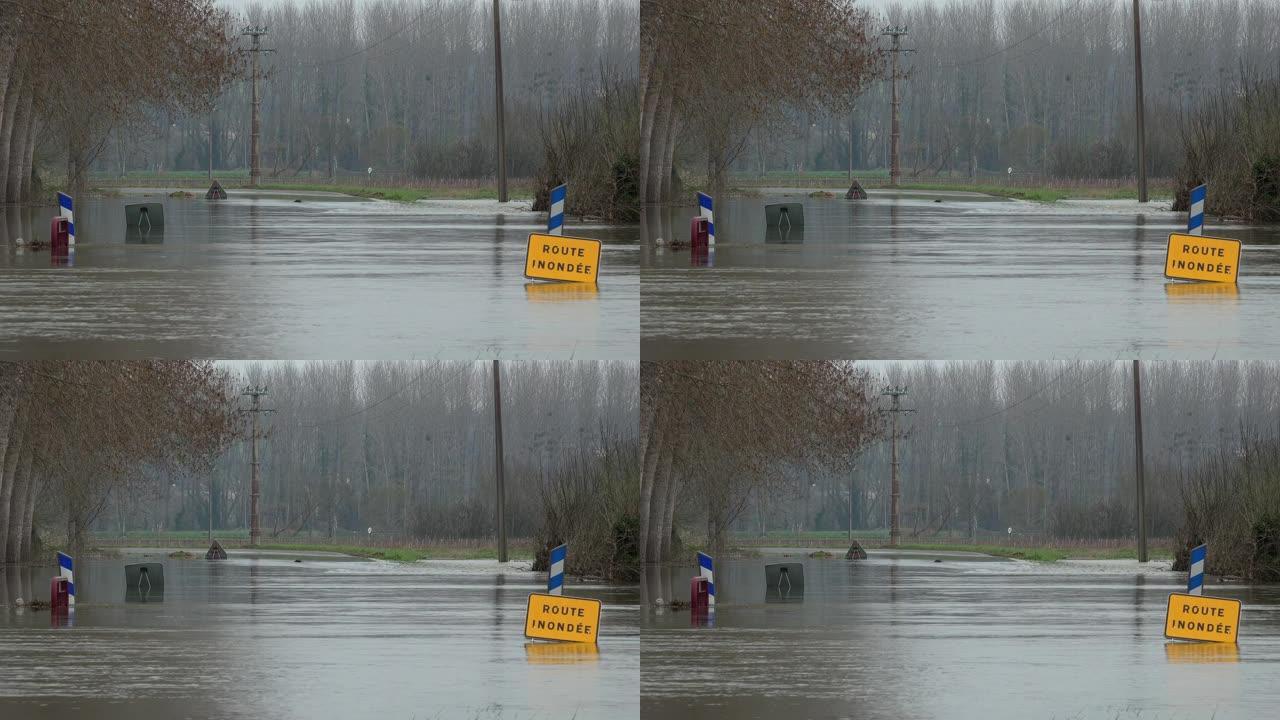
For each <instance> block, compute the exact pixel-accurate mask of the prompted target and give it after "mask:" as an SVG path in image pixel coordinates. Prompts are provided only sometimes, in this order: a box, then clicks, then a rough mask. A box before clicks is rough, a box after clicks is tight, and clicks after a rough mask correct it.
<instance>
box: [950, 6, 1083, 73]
mask: <svg viewBox="0 0 1280 720" xmlns="http://www.w3.org/2000/svg"><path fill="white" fill-rule="evenodd" d="M1083 3H1084V0H1076V2H1075V3H1074V4H1072V5H1068V6H1067V7H1065V8H1063V9H1062V12H1060V13H1058V14H1057V15H1055V16H1054V17H1053V19H1052V20H1050V21H1049V22H1047V23H1045V24H1044V25H1043V26H1041V27H1040V28H1039V29H1037V30H1036V31H1035V32H1033V33H1031V34H1030V35H1027V36H1025V37H1023V38H1022V39H1020V40H1017V41H1015V42H1012V43H1010V44H1008V45H1005V46H1004V47H1002V48H1000V49H999V50H994V51H992V52H989V53H987V54H986V55H982V56H980V57H976V58H973V59H970V60H965V61H964V62H958V63H947V64H944V65H935V66H934V67H936V68H958V67H966V66H968V65H976V64H978V63H980V62H984V61H986V60H990V59H991V58H993V57H996V56H997V55H1003V54H1004V53H1007V52H1009V51H1010V50H1012V49H1014V48H1016V47H1018V46H1019V45H1021V44H1023V43H1025V42H1027V41H1028V40H1030V39H1032V38H1035V37H1038V36H1039V35H1040V34H1041V33H1043V32H1044V31H1046V30H1048V29H1049V28H1050V27H1052V26H1053V25H1055V24H1057V22H1058V21H1059V20H1062V19H1063V18H1064V17H1066V16H1067V13H1068V12H1070V11H1072V10H1075V9H1077V8H1079V7H1080V6H1081V5H1082V4H1083ZM1103 9H1109V7H1108V6H1106V5H1103ZM1098 14H1099V15H1101V13H1098Z"/></svg>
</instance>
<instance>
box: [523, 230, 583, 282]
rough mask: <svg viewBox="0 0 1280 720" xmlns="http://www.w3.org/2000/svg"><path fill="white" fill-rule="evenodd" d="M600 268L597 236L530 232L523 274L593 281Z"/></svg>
mask: <svg viewBox="0 0 1280 720" xmlns="http://www.w3.org/2000/svg"><path fill="white" fill-rule="evenodd" d="M599 272H600V241H599V240H589V239H587V238H575V237H562V236H560V235H546V234H539V233H530V235H529V246H528V250H527V251H526V252H525V258H524V276H525V277H527V278H529V279H531V280H561V281H565V282H583V283H594V282H595V281H596V276H597V275H598V274H599Z"/></svg>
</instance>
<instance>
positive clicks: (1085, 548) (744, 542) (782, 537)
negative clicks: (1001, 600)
mask: <svg viewBox="0 0 1280 720" xmlns="http://www.w3.org/2000/svg"><path fill="white" fill-rule="evenodd" d="M853 536H854V539H855V540H858V541H859V542H861V544H862V546H863V547H864V548H868V549H879V550H882V549H887V546H888V542H889V537H888V534H887V533H886V532H885V531H884V530H855V531H854V533H853ZM848 537H849V535H848V531H846V530H807V531H805V532H802V533H794V532H785V531H775V532H769V533H766V534H765V535H764V536H763V537H761V536H760V535H758V534H756V533H734V534H733V535H732V536H731V537H730V544H731V545H733V546H734V548H733V550H734V552H735V553H752V554H754V555H758V554H759V553H758V552H757V551H756V550H755V548H757V547H767V546H769V545H770V544H771V543H776V544H778V545H780V546H783V547H795V548H797V549H799V548H844V547H847V546H848V542H849V540H848ZM1168 542H1169V541H1166V540H1158V541H1155V542H1153V543H1152V544H1151V545H1150V546H1149V548H1150V556H1151V559H1153V560H1172V559H1173V551H1172V549H1171V548H1170V547H1168V546H1167V544H1168ZM898 548H899V549H901V550H924V551H947V550H952V551H958V552H974V553H982V554H984V555H995V556H997V557H1008V558H1018V559H1020V560H1035V561H1039V562H1057V561H1058V560H1136V559H1137V557H1138V551H1137V549H1136V548H1133V547H1123V546H1116V545H1114V544H1105V543H1099V544H1096V545H1089V544H1083V543H1079V544H1061V545H1053V544H1049V545H1042V546H1016V545H990V544H979V543H965V542H933V543H929V542H919V543H903V544H901V545H899V546H898ZM698 549H701V548H698Z"/></svg>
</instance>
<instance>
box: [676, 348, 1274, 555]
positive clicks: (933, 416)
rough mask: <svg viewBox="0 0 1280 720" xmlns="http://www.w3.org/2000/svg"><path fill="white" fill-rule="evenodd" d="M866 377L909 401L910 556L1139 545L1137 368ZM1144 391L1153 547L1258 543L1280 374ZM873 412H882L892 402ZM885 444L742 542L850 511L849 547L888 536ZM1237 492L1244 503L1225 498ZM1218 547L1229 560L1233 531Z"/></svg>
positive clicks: (1151, 385) (906, 493) (1192, 375)
mask: <svg viewBox="0 0 1280 720" xmlns="http://www.w3.org/2000/svg"><path fill="white" fill-rule="evenodd" d="M860 367H864V369H865V370H867V371H869V372H871V373H873V374H874V381H873V382H872V383H871V384H872V385H873V386H875V387H880V386H882V385H884V384H893V385H905V386H906V387H907V388H908V391H909V394H908V395H907V396H905V397H904V398H903V407H904V408H908V409H910V410H913V412H911V413H904V414H902V415H901V416H900V428H899V433H900V439H899V444H898V452H899V457H900V460H901V463H902V465H901V470H900V473H901V482H902V525H903V538H904V541H907V542H930V541H935V540H937V539H948V538H950V539H967V540H973V541H978V542H982V541H989V540H992V539H1007V538H1008V537H1009V536H1010V531H1012V535H1013V538H1014V539H1015V540H1017V541H1020V542H1027V541H1031V542H1042V541H1043V542H1058V541H1073V540H1098V539H1123V538H1131V537H1133V536H1134V534H1135V531H1136V525H1135V512H1134V507H1135V502H1136V484H1135V479H1134V473H1135V469H1134V468H1135V465H1134V434H1133V433H1134V424H1133V394H1132V375H1131V364H1130V363H1127V362H1124V363H1112V362H1007V363H1006V362H1001V363H992V362H947V363H930V362H919V363H903V364H879V363H877V364H872V365H870V366H860ZM1142 385H1143V387H1142V400H1143V435H1144V443H1145V456H1146V458H1145V461H1146V485H1147V518H1148V523H1149V531H1150V533H1151V534H1152V536H1153V537H1161V538H1175V539H1178V540H1182V539H1188V540H1190V539H1194V537H1199V538H1201V539H1202V538H1203V537H1204V536H1205V535H1206V534H1207V533H1209V532H1210V530H1209V527H1210V526H1213V527H1215V528H1225V527H1228V526H1234V525H1235V523H1236V522H1237V520H1240V527H1249V526H1252V525H1253V524H1254V523H1253V520H1250V519H1251V518H1252V519H1257V518H1261V517H1263V516H1265V515H1267V514H1268V513H1271V514H1273V515H1274V513H1275V512H1276V510H1277V505H1276V502H1277V500H1276V498H1278V497H1280V494H1277V493H1276V492H1275V488H1274V481H1271V480H1268V481H1267V482H1261V481H1258V482H1255V480H1257V479H1258V478H1262V477H1268V478H1269V477H1276V476H1277V475H1276V471H1277V468H1280V465H1277V464H1276V462H1275V457H1276V450H1275V448H1276V447H1277V440H1278V439H1280V426H1277V423H1276V419H1275V418H1276V417H1277V416H1278V414H1280V366H1278V365H1276V364H1275V363H1269V362H1256V363H1237V362H1149V363H1143V365H1142ZM878 405H879V406H880V407H881V408H884V407H887V398H880V399H878ZM879 437H880V439H879V441H878V442H874V443H872V444H869V445H867V446H866V447H865V448H864V449H863V450H862V452H860V453H859V454H857V456H856V457H855V458H853V459H852V460H851V463H850V464H851V466H852V468H851V469H846V468H843V467H835V466H827V465H822V464H815V465H812V466H805V467H798V468H794V469H788V470H786V471H785V473H784V475H785V476H786V477H783V478H779V479H778V482H779V483H782V484H786V485H787V486H788V487H790V488H791V489H792V492H790V493H789V494H773V495H769V494H762V495H761V496H759V501H760V503H761V506H762V510H761V511H757V510H756V508H754V507H753V508H751V509H750V511H749V512H746V513H744V514H743V515H741V516H740V517H739V519H738V522H737V523H736V525H735V528H734V529H735V530H737V531H738V532H741V533H745V534H748V535H756V534H759V533H762V532H795V531H811V530H827V531H844V530H846V529H848V528H849V525H850V510H851V509H852V512H853V517H852V521H853V522H852V527H853V530H854V531H855V532H859V533H863V532H865V533H867V534H873V535H883V534H885V533H887V527H888V513H889V505H888V502H889V500H888V498H889V478H890V468H889V454H890V443H889V440H888V433H887V431H886V432H882V433H881V435H880V436H879ZM1246 458H1247V459H1248V462H1247V463H1246V462H1245V459H1246ZM1246 469H1247V470H1248V472H1246ZM1246 476H1247V477H1246ZM1249 478H1252V479H1249ZM1246 480H1247V482H1246ZM1240 484H1243V485H1247V486H1248V487H1249V488H1250V490H1249V492H1248V493H1244V492H1237V493H1231V494H1228V493H1224V492H1221V489H1222V488H1224V487H1238V486H1239V485H1240ZM1214 488H1217V490H1216V491H1214V492H1210V491H1211V490H1213V489H1214ZM1264 489H1265V490H1264ZM851 492H852V494H853V497H852V502H851V498H850V493H851ZM1208 497H1213V498H1217V499H1216V500H1214V501H1213V502H1216V503H1218V504H1217V505H1216V506H1212V507H1219V508H1225V507H1228V506H1229V507H1230V508H1232V510H1231V511H1230V512H1226V513H1220V512H1218V511H1216V510H1210V507H1211V505H1212V504H1211V501H1210V500H1208V499H1206V498H1208ZM1227 498H1231V500H1230V502H1225V501H1226V499H1227ZM1224 503H1225V504H1224ZM1245 508H1248V509H1247V510H1246V509H1245ZM692 516H693V517H700V516H699V515H698V512H696V511H695V512H694V513H692ZM1206 518H1213V520H1212V521H1211V520H1208V519H1206ZM1221 533H1222V534H1221V536H1220V538H1219V540H1220V543H1221V544H1222V546H1223V556H1222V557H1224V558H1225V557H1226V556H1227V552H1226V547H1227V544H1228V543H1227V539H1226V535H1227V531H1226V530H1221ZM1193 536H1194V537H1193ZM1247 537H1249V532H1248V531H1246V532H1237V533H1236V534H1235V536H1234V539H1233V540H1231V543H1233V544H1239V543H1243V542H1246V538H1247ZM1249 542H1252V540H1249Z"/></svg>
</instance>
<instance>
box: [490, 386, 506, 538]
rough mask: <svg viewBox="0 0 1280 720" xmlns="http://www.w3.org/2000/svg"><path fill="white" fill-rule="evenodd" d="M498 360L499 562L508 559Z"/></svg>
mask: <svg viewBox="0 0 1280 720" xmlns="http://www.w3.org/2000/svg"><path fill="white" fill-rule="evenodd" d="M500 377H501V376H500V375H499V373H498V361H497V360H494V361H493V439H494V443H493V445H494V451H495V453H496V454H497V457H496V459H495V461H494V466H495V467H496V468H497V473H496V474H497V476H498V562H503V563H504V562H506V561H507V489H506V484H505V483H504V482H503V477H502V466H503V460H502V381H501V379H500Z"/></svg>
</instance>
